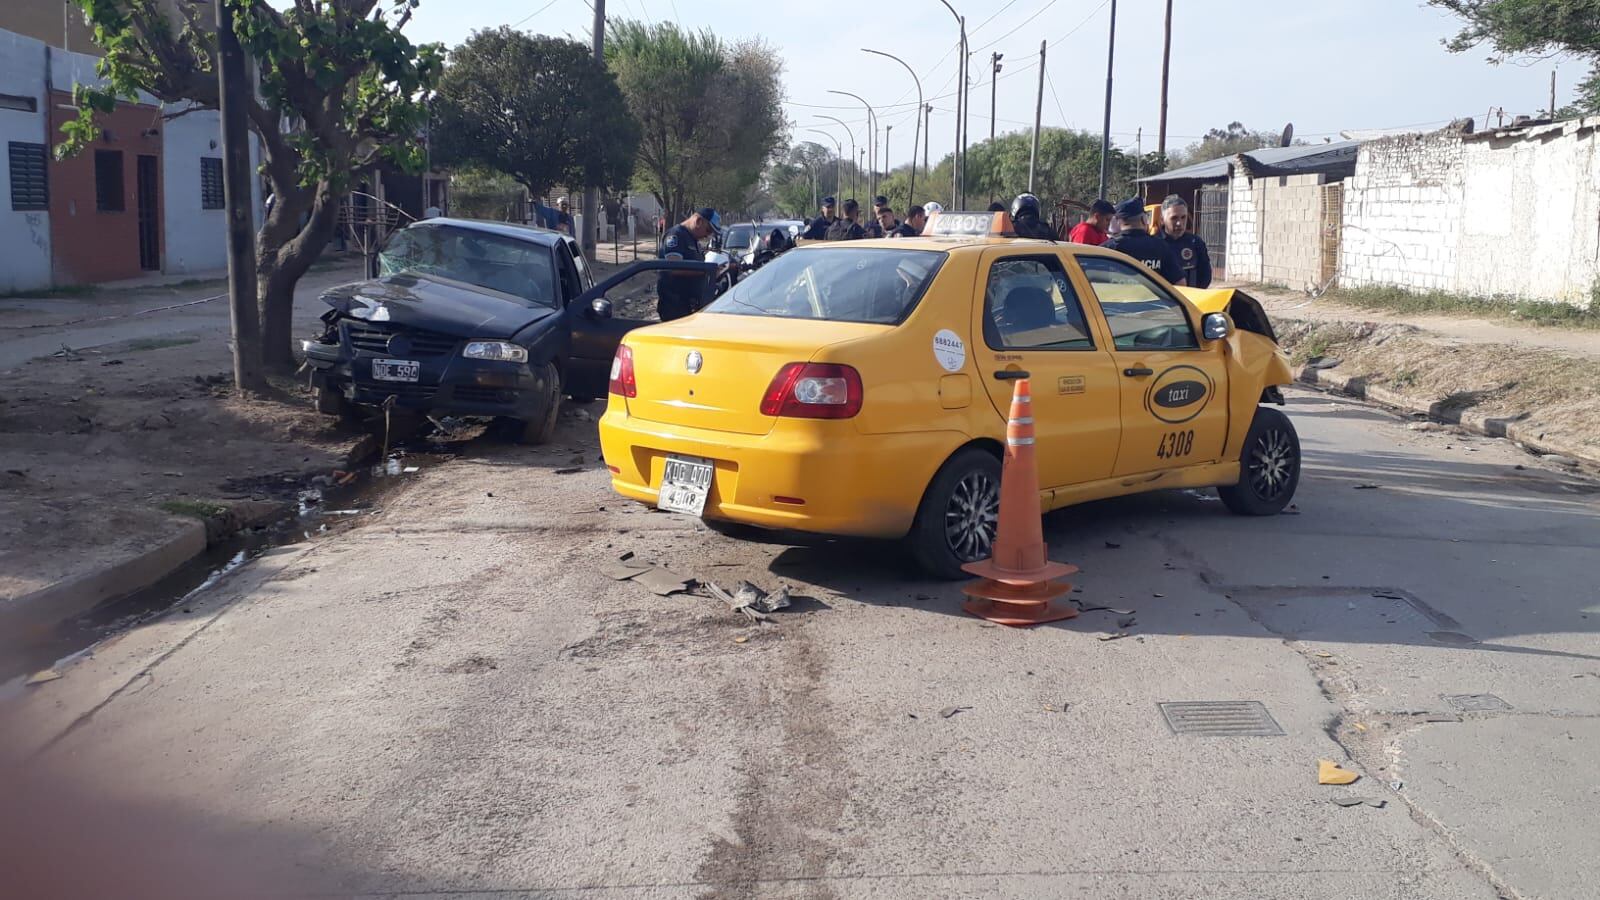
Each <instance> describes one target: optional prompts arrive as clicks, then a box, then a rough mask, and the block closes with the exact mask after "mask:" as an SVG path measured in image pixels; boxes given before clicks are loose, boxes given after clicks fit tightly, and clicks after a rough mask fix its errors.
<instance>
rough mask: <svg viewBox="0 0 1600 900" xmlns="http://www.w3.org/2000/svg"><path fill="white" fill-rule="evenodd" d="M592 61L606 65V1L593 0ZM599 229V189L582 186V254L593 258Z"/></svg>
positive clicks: (580, 238) (591, 186) (592, 186)
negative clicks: (596, 234)
mask: <svg viewBox="0 0 1600 900" xmlns="http://www.w3.org/2000/svg"><path fill="white" fill-rule="evenodd" d="M592 41H593V44H594V61H595V63H596V64H597V65H599V66H602V67H604V66H605V64H606V0H594V34H593V36H592ZM599 227H600V188H598V187H596V186H595V185H592V184H590V185H584V189H583V235H582V236H581V237H579V238H578V240H580V241H582V242H583V243H582V247H583V252H585V253H587V254H589V256H590V258H591V259H592V258H593V257H594V241H595V232H596V231H597V230H599Z"/></svg>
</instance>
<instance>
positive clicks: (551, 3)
mask: <svg viewBox="0 0 1600 900" xmlns="http://www.w3.org/2000/svg"><path fill="white" fill-rule="evenodd" d="M555 5H556V0H550V2H549V3H546V4H545V5H543V6H541V7H539V8H538V9H536V10H534V11H533V12H531V13H528V14H527V15H525V16H523V17H522V18H520V19H518V20H517V21H516V23H515V24H513V25H512V26H511V27H512V28H519V27H521V26H522V23H523V22H526V21H528V20H529V19H531V18H533V17H534V16H537V15H538V14H539V13H542V12H544V11H545V10H547V9H549V8H550V7H552V6H555Z"/></svg>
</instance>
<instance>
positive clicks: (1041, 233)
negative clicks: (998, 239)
mask: <svg viewBox="0 0 1600 900" xmlns="http://www.w3.org/2000/svg"><path fill="white" fill-rule="evenodd" d="M1011 227H1012V229H1013V230H1015V231H1016V233H1017V237H1025V238H1040V239H1042V240H1046V241H1053V240H1055V239H1056V231H1055V229H1054V228H1051V227H1050V226H1049V225H1047V224H1045V222H1044V221H1043V220H1042V219H1041V218H1040V215H1039V198H1038V197H1035V196H1034V195H1032V194H1018V195H1017V199H1015V200H1013V201H1011Z"/></svg>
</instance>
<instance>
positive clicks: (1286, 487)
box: [1217, 406, 1300, 516]
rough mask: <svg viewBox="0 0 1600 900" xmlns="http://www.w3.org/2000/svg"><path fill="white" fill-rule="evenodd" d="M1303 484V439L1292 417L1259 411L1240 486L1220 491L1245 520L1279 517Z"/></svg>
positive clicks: (1248, 438) (1249, 436)
mask: <svg viewBox="0 0 1600 900" xmlns="http://www.w3.org/2000/svg"><path fill="white" fill-rule="evenodd" d="M1299 484H1300V436H1299V435H1298V434H1296V433H1295V430H1294V423H1292V422H1290V421H1289V417H1288V416H1286V415H1284V414H1283V413H1281V412H1279V411H1278V410H1275V409H1268V408H1267V407H1265V406H1263V407H1259V408H1257V409H1256V417H1255V420H1254V421H1252V422H1251V423H1250V432H1249V434H1246V435H1245V438H1244V450H1243V451H1242V452H1241V453H1240V455H1239V482H1238V483H1237V484H1233V485H1229V486H1226V487H1219V488H1217V494H1218V495H1219V496H1221V497H1222V502H1223V503H1224V504H1225V505H1226V506H1227V507H1228V509H1230V510H1232V511H1233V512H1235V513H1237V514H1239V515H1241V516H1275V515H1277V514H1278V513H1280V512H1282V511H1283V508H1284V507H1285V506H1288V505H1289V501H1290V500H1293V499H1294V492H1295V488H1296V487H1298V486H1299Z"/></svg>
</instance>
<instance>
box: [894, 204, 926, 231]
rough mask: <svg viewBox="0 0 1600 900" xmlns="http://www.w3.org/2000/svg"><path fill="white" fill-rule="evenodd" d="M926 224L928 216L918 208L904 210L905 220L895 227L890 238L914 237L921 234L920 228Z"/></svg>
mask: <svg viewBox="0 0 1600 900" xmlns="http://www.w3.org/2000/svg"><path fill="white" fill-rule="evenodd" d="M926 224H928V214H927V212H925V211H924V210H923V208H922V207H920V206H913V207H911V208H910V209H908V210H906V220H905V221H904V222H901V223H900V224H899V225H898V226H896V227H895V230H894V231H893V232H892V233H891V234H890V235H889V236H890V237H916V236H917V235H920V234H922V226H924V225H926Z"/></svg>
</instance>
